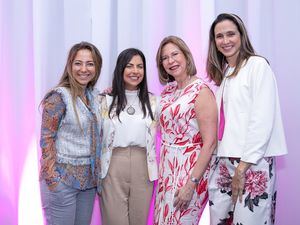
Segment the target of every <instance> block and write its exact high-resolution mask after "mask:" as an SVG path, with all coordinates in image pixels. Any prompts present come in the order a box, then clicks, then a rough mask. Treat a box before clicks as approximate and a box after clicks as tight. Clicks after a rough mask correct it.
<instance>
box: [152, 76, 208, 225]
mask: <svg viewBox="0 0 300 225" xmlns="http://www.w3.org/2000/svg"><path fill="white" fill-rule="evenodd" d="M203 85H205V84H204V83H203V81H201V80H200V79H197V80H195V81H194V82H192V83H191V84H189V85H187V86H186V87H185V88H184V89H182V90H180V89H178V87H177V83H176V82H173V83H170V84H168V85H167V87H166V88H165V89H164V91H163V92H162V94H161V102H160V107H161V108H160V118H159V119H160V126H161V133H162V145H161V151H160V165H159V178H158V186H157V196H156V202H155V224H156V225H167V224H178V225H180V224H189V225H198V223H199V220H200V216H201V214H202V211H203V209H204V207H205V204H206V202H207V199H208V194H207V178H208V170H207V171H206V173H205V174H204V176H203V179H202V180H201V182H200V183H199V185H198V186H197V188H196V189H195V192H194V195H193V198H192V201H191V202H190V205H189V207H188V208H187V209H186V210H183V211H181V210H177V211H176V210H175V208H174V207H173V202H174V194H175V192H176V190H177V189H179V188H181V187H183V186H184V185H185V184H186V182H187V181H188V179H189V176H190V175H191V173H192V171H193V168H194V166H195V164H196V161H197V159H198V156H199V154H201V146H202V138H201V134H200V132H199V127H198V123H197V119H196V115H195V109H194V104H195V101H196V98H197V96H198V93H199V91H200V90H201V88H202V87H203Z"/></svg>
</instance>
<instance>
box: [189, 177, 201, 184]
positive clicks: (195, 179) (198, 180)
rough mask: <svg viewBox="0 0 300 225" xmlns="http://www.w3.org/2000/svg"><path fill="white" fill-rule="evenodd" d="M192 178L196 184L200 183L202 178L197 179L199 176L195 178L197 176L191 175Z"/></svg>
mask: <svg viewBox="0 0 300 225" xmlns="http://www.w3.org/2000/svg"><path fill="white" fill-rule="evenodd" d="M190 180H191V181H192V182H193V183H195V184H199V183H200V179H197V178H195V177H193V176H191V177H190Z"/></svg>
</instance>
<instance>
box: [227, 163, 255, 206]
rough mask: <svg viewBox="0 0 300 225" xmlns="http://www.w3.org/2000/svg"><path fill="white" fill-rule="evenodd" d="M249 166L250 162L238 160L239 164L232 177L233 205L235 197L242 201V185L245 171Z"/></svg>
mask: <svg viewBox="0 0 300 225" xmlns="http://www.w3.org/2000/svg"><path fill="white" fill-rule="evenodd" d="M250 166H251V163H247V162H244V161H240V163H239V165H238V166H237V168H236V169H235V172H234V176H233V177H232V184H231V189H232V196H231V198H232V202H233V204H234V205H235V203H236V201H237V199H239V202H240V203H242V201H243V194H244V187H245V182H246V171H247V170H248V169H249V167H250Z"/></svg>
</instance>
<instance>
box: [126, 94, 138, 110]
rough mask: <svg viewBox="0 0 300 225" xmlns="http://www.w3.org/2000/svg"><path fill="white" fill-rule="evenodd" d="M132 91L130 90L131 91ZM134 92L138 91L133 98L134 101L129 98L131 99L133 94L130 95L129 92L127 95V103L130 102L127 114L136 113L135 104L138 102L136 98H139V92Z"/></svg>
mask: <svg viewBox="0 0 300 225" xmlns="http://www.w3.org/2000/svg"><path fill="white" fill-rule="evenodd" d="M126 92H128V91H126ZM129 93H130V92H129ZM134 93H136V95H135V97H134V98H133V101H132V102H129V101H128V100H129V98H128V97H129V96H130V97H131V96H132V95H130V94H128V95H127V96H126V98H127V103H128V105H129V106H128V107H127V109H126V112H127V114H128V115H134V114H135V108H134V107H133V105H134V104H135V103H136V100H137V98H138V93H137V92H134Z"/></svg>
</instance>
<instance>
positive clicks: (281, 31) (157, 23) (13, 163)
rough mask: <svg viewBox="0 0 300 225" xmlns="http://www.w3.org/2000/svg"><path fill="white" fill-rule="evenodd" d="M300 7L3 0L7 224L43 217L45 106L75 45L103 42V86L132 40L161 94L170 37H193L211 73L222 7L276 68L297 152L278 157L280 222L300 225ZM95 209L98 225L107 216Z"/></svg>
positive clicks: (1, 209) (3, 217) (254, 1)
mask: <svg viewBox="0 0 300 225" xmlns="http://www.w3.org/2000/svg"><path fill="white" fill-rule="evenodd" d="M299 11H300V2H298V1H297V0H286V1H275V0H274V1H272V0H264V1H261V0H251V1H250V0H249V1H246V0H240V1H236V0H215V1H213V0H163V1H162V0H119V1H118V0H64V1H63V0H43V1H40V0H0V71H1V80H0V121H1V122H0V224H1V225H2V224H3V225H4V224H5V225H14V224H20V225H27V224H28V225H32V224H36V225H39V224H43V218H42V211H41V207H40V197H39V186H38V167H39V157H40V149H39V147H38V141H39V129H40V120H41V109H40V108H39V103H40V101H41V99H42V97H43V96H44V94H45V93H46V91H47V90H48V89H50V88H51V87H53V86H55V85H56V84H57V82H58V80H59V78H60V76H61V74H62V72H63V67H64V65H65V62H66V57H67V53H68V50H69V49H70V47H71V46H72V45H73V44H75V43H77V42H80V41H89V42H92V43H94V44H95V45H96V46H97V47H98V48H99V50H100V52H101V54H102V56H103V68H102V72H101V76H100V80H99V82H98V84H97V87H98V88H99V89H101V90H103V89H104V88H106V87H109V86H110V83H111V80H112V71H113V69H114V66H115V62H116V57H117V55H118V54H119V53H120V52H121V51H122V50H124V49H125V48H128V47H136V48H139V49H141V50H142V51H143V52H144V53H145V56H146V59H147V74H148V82H149V89H150V90H151V91H152V92H154V93H156V94H159V93H160V91H161V89H162V86H161V85H160V84H159V81H158V75H157V69H156V63H155V55H156V51H157V48H158V45H159V43H160V41H161V40H162V39H163V38H164V37H165V36H168V35H177V36H180V37H181V38H182V39H183V40H185V42H186V43H187V44H188V46H189V47H190V49H191V51H192V53H193V56H194V59H195V62H196V65H197V69H198V76H200V77H202V78H203V79H206V75H205V60H206V53H207V46H208V30H209V27H210V24H211V22H212V21H213V20H214V18H215V17H216V15H218V14H219V13H221V12H230V13H235V14H237V15H239V16H240V17H241V18H242V19H243V20H244V22H245V24H246V26H247V28H248V32H249V35H250V38H251V40H252V43H253V45H254V48H255V49H256V51H257V53H259V54H261V55H263V56H265V57H266V58H267V59H268V60H269V62H270V64H271V66H272V68H273V70H274V72H275V74H276V78H277V82H278V87H279V94H280V99H281V108H282V113H283V120H284V126H285V131H286V136H287V142H288V147H289V155H288V156H286V157H282V158H279V160H277V163H278V164H277V166H278V191H279V192H278V202H277V203H278V204H277V224H278V225H282V224H285V225H292V224H294V222H295V221H297V211H296V210H297V209H296V208H297V207H287V206H286V205H284V202H288V204H290V205H291V206H292V205H295V204H296V203H298V202H299V201H300V198H299V197H298V195H297V194H296V193H297V192H296V191H297V190H300V181H299V175H298V173H297V171H299V163H298V162H297V161H298V160H297V159H298V158H299V157H300V153H299V151H298V148H297V149H296V146H297V147H299V144H298V140H297V138H298V137H297V130H296V128H298V127H299V126H300V120H299V119H298V117H299V114H300V101H299V99H297V96H300V93H299V92H300V91H299V88H298V84H299V82H300V73H299V69H298V67H297V65H298V64H299V63H298V60H297V59H298V53H299V50H300V47H299V41H300V38H299V37H300V31H299V29H297V27H298V26H299V24H298V23H299V21H300V16H299ZM266 104H268V103H266ZM285 204H286V203H285ZM95 206H96V207H95V210H94V214H93V221H92V224H93V225H95V224H99V218H100V215H99V206H98V204H97V202H96V204H95ZM200 224H203V225H205V224H208V222H207V220H205V221H204V220H202V222H200Z"/></svg>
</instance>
